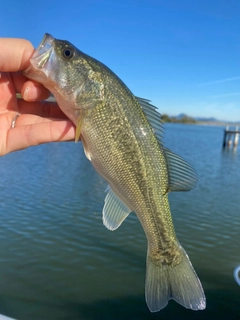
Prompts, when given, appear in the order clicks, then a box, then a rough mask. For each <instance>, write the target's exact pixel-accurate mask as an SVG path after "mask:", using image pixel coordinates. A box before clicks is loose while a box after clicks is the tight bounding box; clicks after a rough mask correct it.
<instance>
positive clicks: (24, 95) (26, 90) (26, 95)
mask: <svg viewBox="0 0 240 320" xmlns="http://www.w3.org/2000/svg"><path fill="white" fill-rule="evenodd" d="M28 96H29V87H27V88H26V89H25V90H24V92H23V99H24V100H26V101H27V100H28V98H29V97H28Z"/></svg>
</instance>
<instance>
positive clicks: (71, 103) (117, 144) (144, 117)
mask: <svg viewBox="0 0 240 320" xmlns="http://www.w3.org/2000/svg"><path fill="white" fill-rule="evenodd" d="M23 73H24V75H25V76H26V77H27V78H29V79H32V80H34V81H37V82H39V83H41V84H43V86H45V87H46V88H47V89H48V90H49V91H50V92H51V93H52V94H53V96H54V97H55V99H56V101H57V103H58V105H59V107H60V108H61V110H62V111H63V112H64V113H65V114H66V116H67V117H68V118H69V119H70V120H71V121H72V122H73V123H74V124H75V125H76V137H75V141H78V140H79V139H80V140H81V142H82V144H83V148H84V152H85V155H86V157H87V158H88V159H89V161H91V163H92V165H93V166H94V168H95V169H96V171H97V172H98V173H99V174H100V175H101V176H102V177H103V178H104V179H105V180H106V181H107V182H108V185H109V187H108V189H107V195H106V198H105V202H104V206H103V211H102V214H103V224H104V225H105V226H106V227H107V228H108V229H109V230H112V231H113V230H116V229H117V228H118V227H119V226H120V225H121V224H122V222H123V221H124V220H125V219H126V218H127V216H128V215H129V214H130V213H131V212H135V214H136V215H137V217H138V219H139V220H140V223H141V225H142V227H143V230H144V232H145V235H146V238H147V243H148V249H147V259H146V278H145V298H146V303H147V306H148V308H149V310H150V311H151V312H157V311H159V310H161V309H163V308H164V307H165V306H166V305H167V304H168V301H169V300H170V299H174V300H175V301H176V302H178V303H179V304H181V305H182V306H184V307H186V308H188V309H192V310H203V309H204V308H205V307H206V298H205V295H204V291H203V288H202V285H201V282H200V280H199V278H198V276H197V274H196V272H195V270H194V268H193V266H192V264H191V262H190V259H189V257H188V255H187V253H186V252H185V250H184V249H183V247H182V246H181V244H180V242H179V241H178V239H177V236H176V233H175V229H174V226H173V221H172V216H171V211H170V205H169V200H168V194H169V192H172V191H189V190H191V189H193V188H194V187H195V186H196V184H197V181H198V175H197V173H196V171H195V170H194V169H193V167H192V166H191V165H190V164H189V163H188V162H186V161H185V160H184V159H183V158H182V157H180V156H178V155H177V154H175V153H174V152H172V151H171V150H169V149H168V148H166V147H165V146H164V143H163V131H164V128H163V123H162V122H161V115H160V113H159V112H158V110H157V108H156V107H155V106H153V105H152V104H151V101H150V100H147V99H144V98H140V97H136V96H135V95H134V94H133V93H132V92H131V91H130V89H129V88H128V87H127V86H126V85H125V84H124V82H123V81H122V80H121V79H120V78H119V77H118V76H117V75H116V74H115V73H114V72H113V71H111V70H110V69H109V68H108V67H107V66H106V65H104V64H103V63H101V62H100V61H98V60H96V59H95V58H92V57H90V56H89V55H87V54H85V53H83V52H82V51H80V50H79V49H77V48H76V47H75V46H74V45H73V44H71V43H70V42H69V41H66V40H59V39H55V38H54V37H53V36H51V35H50V34H47V33H46V34H45V35H44V37H43V39H42V42H41V43H40V45H39V47H38V48H37V50H36V51H35V53H34V54H33V56H32V58H31V59H30V66H29V67H28V68H27V69H25V70H24V72H23Z"/></svg>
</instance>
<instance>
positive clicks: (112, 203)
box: [103, 187, 132, 231]
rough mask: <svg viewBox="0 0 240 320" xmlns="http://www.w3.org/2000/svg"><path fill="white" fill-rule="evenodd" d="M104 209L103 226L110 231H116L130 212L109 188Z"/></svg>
mask: <svg viewBox="0 0 240 320" xmlns="http://www.w3.org/2000/svg"><path fill="white" fill-rule="evenodd" d="M107 191H108V193H107V196H106V198H105V204H104V207H103V224H104V225H105V227H106V228H108V229H109V230H112V231H113V230H116V229H117V228H118V227H119V226H120V225H121V223H122V222H123V221H124V220H125V219H126V217H127V216H128V215H129V213H130V212H131V211H132V210H130V209H129V208H128V207H127V206H126V205H125V203H123V202H122V200H121V199H119V197H118V196H116V194H115V193H114V192H113V191H112V189H111V188H110V187H109V188H108V189H107Z"/></svg>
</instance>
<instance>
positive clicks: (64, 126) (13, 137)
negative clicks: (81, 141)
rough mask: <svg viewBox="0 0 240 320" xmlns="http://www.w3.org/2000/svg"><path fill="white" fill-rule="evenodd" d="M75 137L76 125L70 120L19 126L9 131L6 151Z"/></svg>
mask: <svg viewBox="0 0 240 320" xmlns="http://www.w3.org/2000/svg"><path fill="white" fill-rule="evenodd" d="M74 137H75V126H74V125H73V124H72V122H71V121H69V120H63V121H49V122H45V123H38V124H34V125H28V126H19V127H15V128H13V129H10V130H9V131H8V134H7V138H6V145H5V153H9V152H13V151H17V150H22V149H25V148H28V147H30V146H36V145H39V144H42V143H47V142H57V141H70V140H74Z"/></svg>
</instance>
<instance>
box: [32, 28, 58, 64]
mask: <svg viewBox="0 0 240 320" xmlns="http://www.w3.org/2000/svg"><path fill="white" fill-rule="evenodd" d="M54 40H55V39H54V38H53V37H52V36H51V35H50V34H48V33H45V35H44V37H43V39H42V42H41V43H40V45H39V46H38V48H37V50H36V51H35V53H34V55H33V56H32V58H31V59H30V62H31V64H32V66H33V67H34V68H36V69H41V68H43V67H44V66H45V64H46V63H47V62H48V60H49V59H50V56H51V52H52V50H53V42H54Z"/></svg>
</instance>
